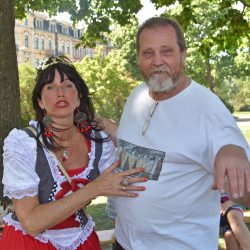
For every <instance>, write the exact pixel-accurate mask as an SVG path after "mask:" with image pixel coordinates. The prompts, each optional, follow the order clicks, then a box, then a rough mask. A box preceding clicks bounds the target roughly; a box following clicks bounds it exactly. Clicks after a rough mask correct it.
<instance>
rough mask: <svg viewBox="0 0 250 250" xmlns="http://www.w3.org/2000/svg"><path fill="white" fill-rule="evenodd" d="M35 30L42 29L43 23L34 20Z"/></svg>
mask: <svg viewBox="0 0 250 250" xmlns="http://www.w3.org/2000/svg"><path fill="white" fill-rule="evenodd" d="M36 28H39V29H42V28H43V21H41V20H36Z"/></svg>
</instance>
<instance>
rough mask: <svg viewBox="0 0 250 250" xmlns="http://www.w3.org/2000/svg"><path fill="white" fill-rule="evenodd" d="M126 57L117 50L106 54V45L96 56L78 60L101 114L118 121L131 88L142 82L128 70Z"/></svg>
mask: <svg viewBox="0 0 250 250" xmlns="http://www.w3.org/2000/svg"><path fill="white" fill-rule="evenodd" d="M125 64H126V61H125V60H124V59H123V58H121V56H120V55H119V53H117V51H116V50H112V51H111V52H110V53H109V54H108V55H107V56H106V57H104V56H103V53H102V49H100V50H99V53H98V54H97V55H95V57H94V58H93V59H90V58H89V57H85V58H84V59H83V60H82V61H81V62H77V63H75V66H76V68H77V70H78V72H79V73H80V74H81V75H82V77H83V79H84V80H85V81H86V84H87V85H88V87H89V89H90V92H91V93H93V94H92V100H93V102H94V105H95V108H96V111H97V113H98V114H100V115H101V116H104V117H108V118H112V119H113V120H116V121H118V120H119V119H120V116H121V112H122V109H123V106H124V104H125V102H126V99H127V97H128V96H129V94H130V92H131V90H132V89H133V88H134V87H135V85H136V84H138V82H136V80H135V79H133V78H132V77H131V76H130V75H129V74H128V73H127V71H126V68H125Z"/></svg>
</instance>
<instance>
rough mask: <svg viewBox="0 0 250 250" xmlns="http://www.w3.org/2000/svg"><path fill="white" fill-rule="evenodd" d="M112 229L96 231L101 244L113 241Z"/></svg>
mask: <svg viewBox="0 0 250 250" xmlns="http://www.w3.org/2000/svg"><path fill="white" fill-rule="evenodd" d="M114 231H115V230H114V229H109V230H100V231H96V233H97V235H98V238H99V240H100V243H101V245H107V244H110V245H111V244H113V243H114V242H115V237H114Z"/></svg>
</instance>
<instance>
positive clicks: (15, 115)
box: [0, 0, 21, 194]
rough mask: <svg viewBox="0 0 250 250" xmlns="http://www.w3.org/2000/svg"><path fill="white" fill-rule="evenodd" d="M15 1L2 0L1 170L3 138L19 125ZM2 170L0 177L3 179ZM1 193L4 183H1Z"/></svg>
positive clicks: (0, 78)
mask: <svg viewBox="0 0 250 250" xmlns="http://www.w3.org/2000/svg"><path fill="white" fill-rule="evenodd" d="M14 27H15V15H14V1H12V0H1V1H0V34H1V35H0V88H1V91H0V110H1V112H0V121H1V122H0V142H1V143H0V145H1V149H0V162H1V163H0V170H2V153H3V147H2V145H3V140H4V138H5V137H6V136H7V134H8V133H9V131H10V130H11V129H12V128H13V127H19V126H20V122H21V119H20V118H21V117H20V95H19V88H18V72H17V59H16V47H15V37H14ZM1 173H2V171H0V179H2V174H1ZM0 194H2V185H1V184H0Z"/></svg>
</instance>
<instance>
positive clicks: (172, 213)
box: [107, 17, 250, 250]
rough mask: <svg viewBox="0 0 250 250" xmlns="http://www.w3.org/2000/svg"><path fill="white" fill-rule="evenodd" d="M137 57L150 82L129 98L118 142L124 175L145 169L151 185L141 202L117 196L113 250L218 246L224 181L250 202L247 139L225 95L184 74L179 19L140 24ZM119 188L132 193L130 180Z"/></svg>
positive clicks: (235, 195)
mask: <svg viewBox="0 0 250 250" xmlns="http://www.w3.org/2000/svg"><path fill="white" fill-rule="evenodd" d="M137 57H138V65H139V68H140V71H141V73H142V76H143V77H144V80H145V82H144V83H142V84H141V85H139V86H138V87H137V88H136V89H135V90H134V91H133V93H132V94H131V96H130V97H129V98H128V100H127V103H126V105H125V108H124V111H123V114H122V118H121V121H120V125H119V129H118V133H117V139H118V150H119V153H120V156H121V157H120V160H121V164H120V170H123V169H127V168H128V167H130V168H133V167H136V166H143V167H144V168H145V175H144V176H145V178H147V179H148V181H147V182H145V189H146V190H145V191H144V192H142V193H141V194H140V195H139V197H138V198H137V199H133V201H132V200H129V199H126V198H115V199H114V204H115V211H116V213H117V217H116V227H115V236H116V239H117V242H116V246H115V249H126V250H152V249H156V250H165V249H170V250H188V249H189V250H194V249H197V250H198V249H205V250H214V249H217V248H218V235H219V218H220V209H219V208H220V192H221V193H223V192H225V190H226V187H225V180H226V178H227V179H228V190H227V191H228V192H230V194H231V197H232V198H234V199H238V198H241V202H245V203H247V202H249V203H250V195H249V192H250V168H249V160H248V158H247V154H248V155H249V158H250V152H249V147H248V145H247V142H246V140H245V139H244V137H243V135H242V134H241V132H240V130H239V129H238V127H237V125H236V123H235V121H234V119H233V117H232V116H231V114H230V113H229V111H228V110H227V109H226V108H225V106H224V105H223V104H222V102H221V101H220V100H219V98H218V97H217V96H215V95H214V94H213V93H212V92H210V91H209V90H208V89H206V88H205V87H203V86H201V85H199V84H198V83H196V82H195V81H193V80H191V79H190V78H189V77H187V76H186V75H185V72H184V71H185V62H186V45H185V41H184V37H183V33H182V31H181V29H180V27H179V25H178V24H177V23H176V22H175V21H172V20H170V19H164V18H157V17H155V18H151V19H149V20H147V21H146V22H145V23H144V24H142V25H141V26H140V27H139V30H138V33H137ZM107 130H108V128H107ZM121 184H122V185H123V188H124V187H125V188H124V189H125V191H126V192H129V188H130V185H131V183H130V182H129V180H128V179H124V181H123V182H122V183H121ZM217 189H218V190H219V191H220V192H219V191H218V190H217Z"/></svg>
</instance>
